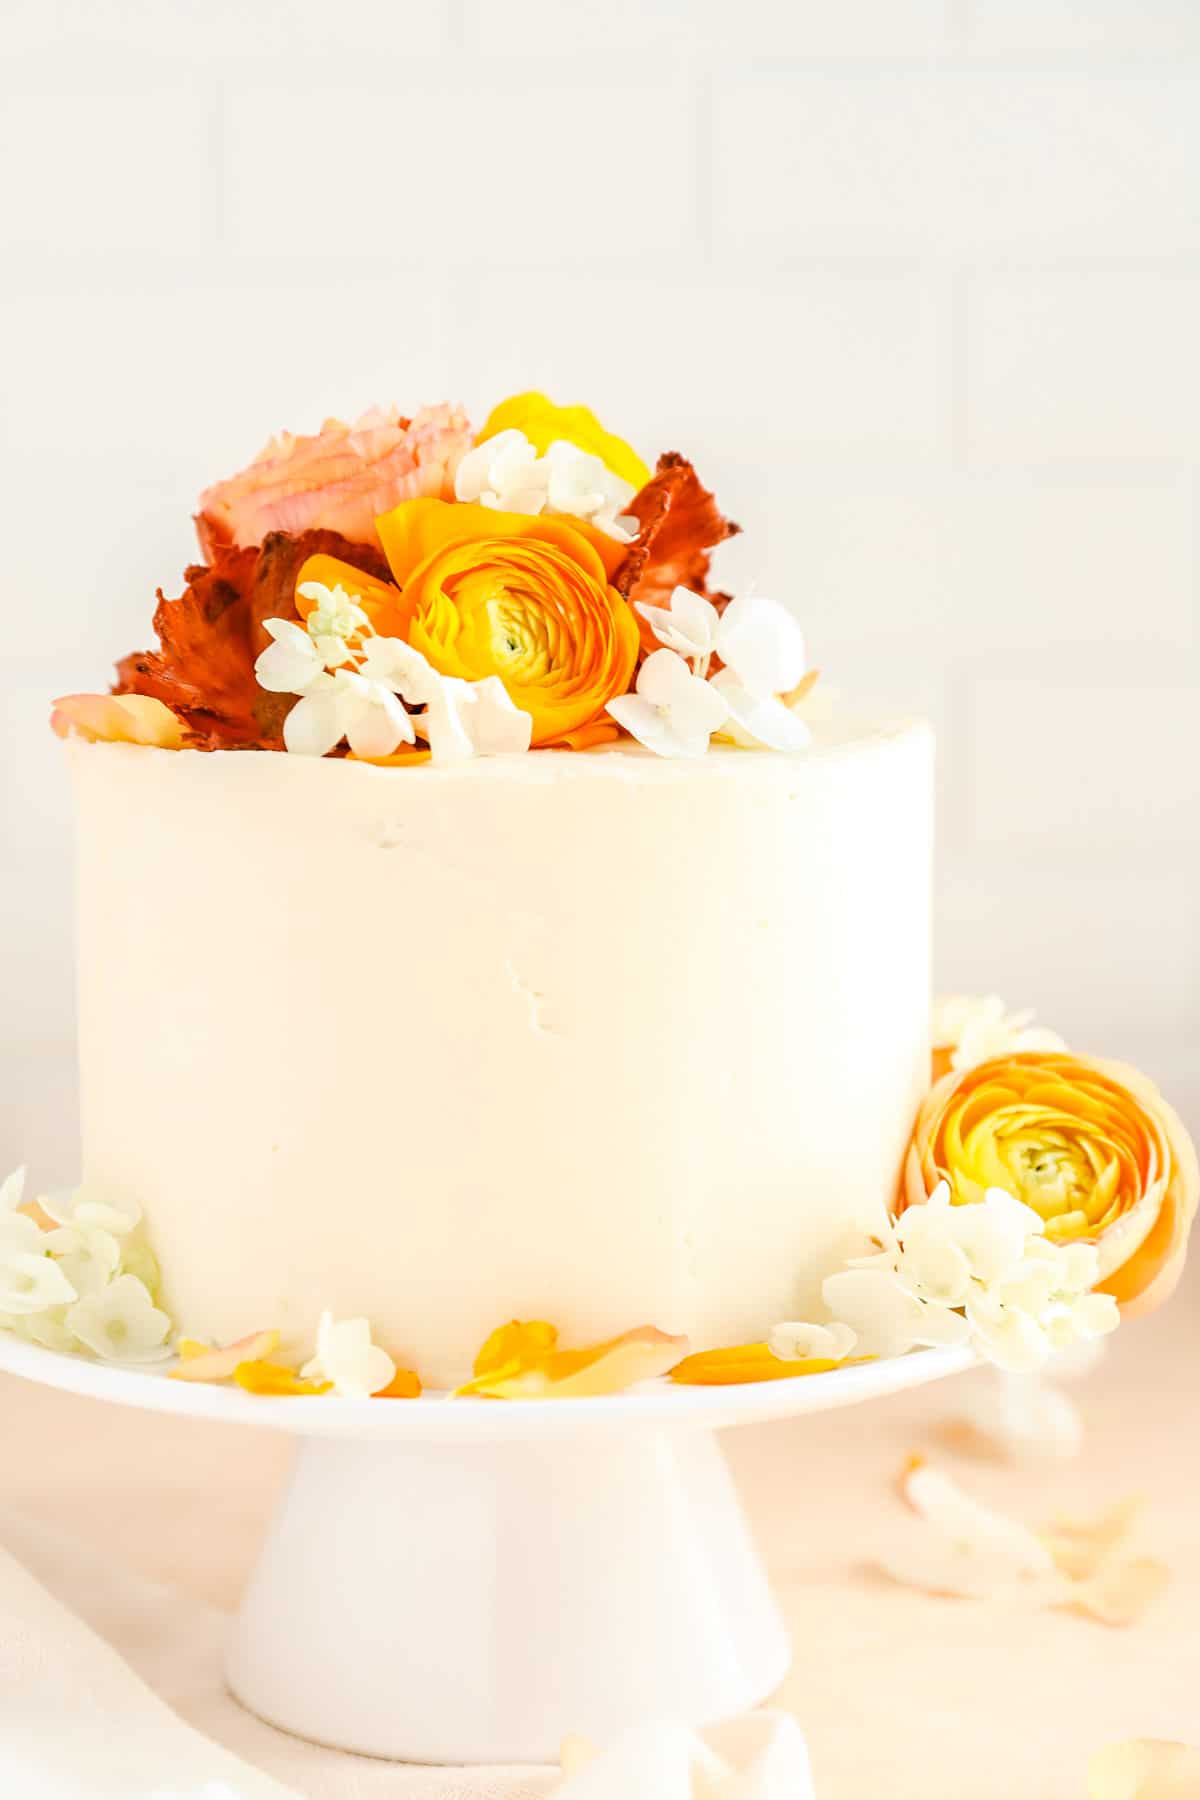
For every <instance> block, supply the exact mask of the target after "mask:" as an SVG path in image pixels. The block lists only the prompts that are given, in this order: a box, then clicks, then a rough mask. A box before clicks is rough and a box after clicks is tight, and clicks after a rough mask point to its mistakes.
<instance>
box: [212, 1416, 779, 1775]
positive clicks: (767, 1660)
mask: <svg viewBox="0 0 1200 1800" xmlns="http://www.w3.org/2000/svg"><path fill="white" fill-rule="evenodd" d="M394 1404H400V1405H402V1404H404V1403H403V1402H395V1403H394ZM476 1404H478V1403H476ZM500 1404H502V1403H500ZM546 1404H547V1405H549V1406H551V1407H552V1406H554V1405H555V1402H552V1401H551V1402H546ZM788 1660H789V1648H788V1640H787V1634H786V1631H785V1629H784V1625H783V1620H782V1618H781V1617H780V1614H779V1611H778V1608H777V1607H776V1605H775V1602H774V1600H773V1598H772V1596H771V1591H770V1588H769V1586H768V1583H767V1579H766V1576H765V1573H764V1571H763V1568H762V1565H761V1563H760V1561H759V1558H758V1554H757V1552H756V1550H755V1548H754V1545H753V1542H752V1540H751V1538H750V1535H749V1531H748V1528H747V1525H746V1522H745V1518H744V1515H743V1513H742V1509H741V1506H740V1504H739V1502H738V1498H737V1495H736V1493H735V1491H734V1487H733V1483H732V1480H731V1478H730V1475H729V1471H728V1469H727V1467H726V1464H725V1459H724V1456H723V1455H722V1453H721V1450H720V1447H719V1445H718V1443H717V1440H716V1434H715V1433H714V1432H711V1431H706V1430H704V1429H696V1428H690V1427H684V1428H683V1429H678V1430H674V1431H666V1430H651V1429H645V1428H643V1429H637V1428H634V1429H633V1430H629V1429H628V1428H627V1429H626V1430H625V1431H623V1432H621V1433H619V1434H618V1433H617V1432H615V1431H614V1432H605V1431H601V1432H591V1433H589V1434H588V1435H574V1434H571V1433H567V1434H557V1433H556V1434H555V1436H554V1437H553V1438H548V1439H546V1440H544V1441H540V1442H537V1441H535V1442H521V1441H518V1442H511V1443H505V1442H498V1443H483V1444H475V1445H470V1444H451V1445H446V1446H432V1445H429V1444H421V1445H417V1444H413V1445H409V1444H392V1443H362V1442H359V1443H355V1442H339V1441H327V1440H321V1439H314V1440H310V1441H308V1442H306V1443H304V1444H303V1445H301V1447H300V1448H299V1450H298V1453H297V1457H296V1462H295V1466H294V1468H293V1472H292V1477H291V1483H290V1486H289V1488H288V1490H287V1492H286V1494H285V1497H284V1500H283V1503H282V1505H281V1507H280V1509H279V1512H278V1514H277V1516H276V1518H275V1521H274V1523H273V1525H272V1527H271V1530H270V1534H269V1536H268V1538H267V1542H266V1545H265V1547H264V1549H263V1552H262V1556H261V1559H260V1561H259V1564H258V1567H257V1570H256V1571H255V1574H254V1576H253V1577H252V1579H251V1582H250V1586H249V1589H248V1591H247V1593H246V1596H245V1599H244V1601H243V1604H242V1610H241V1615H240V1618H239V1620H238V1623H237V1626H236V1629H235V1633H234V1638H233V1643H232V1646H231V1650H230V1655H229V1662H228V1674H229V1684H230V1687H231V1689H232V1691H233V1693H234V1694H235V1695H236V1696H237V1698H238V1699H239V1700H240V1701H241V1702H242V1703H243V1704H244V1705H245V1706H247V1707H248V1708H249V1709H250V1710H251V1711H252V1712H254V1713H257V1714H258V1716H259V1717H260V1718H263V1719H266V1720H268V1721H269V1722H270V1723H271V1724H272V1725H277V1726H280V1727H281V1728H282V1729H283V1730H284V1731H290V1732H294V1733H296V1734H298V1735H299V1736H301V1737H307V1738H312V1739H314V1740H316V1741H317V1742H319V1743H325V1744H335V1745H337V1746H339V1747H340V1748H342V1749H348V1750H357V1751H361V1752H365V1753H366V1754H368V1755H373V1756H384V1757H397V1758H403V1759H404V1760H406V1761H410V1762H473V1763H485V1762H486V1763H504V1762H552V1761H554V1760H555V1759H556V1758H557V1755H558V1748H559V1745H560V1743H561V1741H562V1739H563V1737H564V1736H565V1735H566V1733H567V1732H570V1731H578V1732H583V1733H584V1734H586V1735H587V1736H588V1737H592V1738H595V1739H597V1740H598V1741H600V1742H606V1741H608V1740H610V1739H611V1738H612V1737H613V1736H614V1735H615V1734H616V1733H617V1732H619V1731H620V1730H622V1729H623V1728H625V1727H626V1726H628V1725H631V1724H633V1723H635V1722H637V1721H639V1720H645V1719H650V1718H662V1717H670V1718H675V1719H679V1720H681V1721H683V1722H684V1723H686V1724H689V1725H695V1726H702V1725H709V1724H713V1723H716V1722H717V1721H718V1720H721V1719H725V1718H729V1717H731V1716H733V1715H735V1714H738V1713H741V1712H744V1711H746V1710H747V1709H748V1708H749V1707H752V1706H755V1705H757V1704H758V1702H759V1701H761V1700H764V1699H766V1697H767V1696H768V1695H769V1694H770V1693H771V1691H772V1689H773V1688H775V1687H776V1686H777V1685H778V1684H779V1682H780V1681H781V1680H782V1679H783V1676H784V1675H785V1673H786V1671H787V1667H788Z"/></svg>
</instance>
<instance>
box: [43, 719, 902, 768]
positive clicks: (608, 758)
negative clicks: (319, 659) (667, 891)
mask: <svg viewBox="0 0 1200 1800" xmlns="http://www.w3.org/2000/svg"><path fill="white" fill-rule="evenodd" d="M933 736H934V733H933V727H932V725H931V724H930V723H929V722H928V720H925V719H920V718H915V717H907V716H900V715H881V716H879V717H868V716H866V715H862V714H859V715H857V716H854V717H846V718H840V719H838V720H837V721H836V722H835V721H818V722H817V723H816V724H814V726H813V728H812V736H811V740H810V742H809V744H808V746H807V748H806V749H805V751H804V753H803V755H799V754H793V755H784V754H775V755H758V756H754V755H747V754H746V753H745V752H743V751H742V750H740V749H738V748H737V747H735V746H732V745H726V744H714V745H713V746H712V748H711V750H710V751H709V752H708V754H707V755H706V756H705V757H703V758H698V759H692V758H687V759H684V758H679V759H675V758H664V757H659V756H655V755H654V753H653V752H652V751H650V750H647V749H646V748H644V747H643V746H642V745H640V744H637V743H636V742H630V741H628V740H623V741H619V742H616V743H612V744H605V745H599V746H596V747H594V748H593V749H591V750H589V752H588V753H587V754H586V755H579V754H576V753H574V752H572V751H570V750H566V749H547V750H545V751H544V752H542V753H540V754H539V755H537V756H522V755H517V754H508V755H493V756H486V757H478V758H473V759H471V760H469V761H465V762H453V763H418V762H416V761H415V760H410V761H409V762H408V763H406V764H400V763H390V764H386V765H382V766H381V765H378V764H374V763H369V762H362V761H358V760H357V759H355V758H350V757H291V756H289V757H273V758H271V759H269V762H268V759H267V758H264V757H258V756H252V755H247V754H245V753H244V752H242V751H236V750H217V751H213V752H211V753H208V754H201V753H198V752H196V751H194V750H192V751H189V750H187V749H184V750H182V751H179V752H175V751H170V750H165V749H162V748H155V747H153V746H145V745H133V744H128V743H105V742H89V741H86V740H83V739H78V738H76V739H73V740H72V741H71V742H70V743H68V744H67V746H66V750H67V754H68V756H69V758H70V760H71V762H72V763H73V764H76V766H80V767H82V766H89V765H94V766H99V765H101V764H105V763H106V764H108V765H109V766H110V767H112V766H123V767H125V768H127V769H131V770H132V769H134V768H140V769H144V770H145V771H146V772H147V773H148V772H149V770H150V769H151V768H154V769H157V770H160V771H166V770H169V769H173V768H177V769H178V772H179V774H180V776H181V778H183V776H184V774H185V772H186V773H188V774H190V775H191V776H192V777H193V778H195V779H197V780H200V781H204V780H211V781H214V782H216V781H232V782H237V781H238V780H239V779H242V778H243V777H244V778H245V779H246V782H247V785H249V783H250V780H251V778H255V779H257V778H258V777H262V776H266V777H267V778H268V779H270V780H272V781H274V782H281V783H287V784H289V785H290V784H292V783H294V782H296V781H301V782H302V781H306V780H308V781H322V782H350V783H361V782H391V783H394V782H397V781H402V780H403V781H421V782H426V781H433V782H440V783H445V782H460V781H472V782H479V781H483V782H489V783H494V784H497V785H501V784H513V783H517V784H524V785H529V786H538V785H539V784H543V783H548V782H556V783H557V782H562V781H569V782H576V783H588V782H601V783H604V782H609V781H617V782H626V783H629V784H631V785H643V784H645V783H647V782H651V783H656V784H660V783H678V782H687V781H695V780H697V779H702V780H710V781H744V782H760V783H761V782H764V781H772V780H784V781H786V780H791V779H794V778H795V777H796V776H797V775H800V774H802V773H803V771H804V770H805V769H807V768H809V767H813V768H815V767H817V766H825V765H827V764H828V763H830V762H832V761H839V760H843V759H846V758H850V757H855V756H861V755H863V754H869V753H870V752H872V751H883V750H886V749H888V748H889V747H892V746H895V745H898V744H902V743H907V742H918V741H921V742H925V741H927V742H928V743H929V744H930V746H932V743H933Z"/></svg>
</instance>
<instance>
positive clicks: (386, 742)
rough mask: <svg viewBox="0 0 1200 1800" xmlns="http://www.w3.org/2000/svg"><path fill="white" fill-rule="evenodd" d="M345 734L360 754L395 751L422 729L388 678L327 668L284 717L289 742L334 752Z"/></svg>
mask: <svg viewBox="0 0 1200 1800" xmlns="http://www.w3.org/2000/svg"><path fill="white" fill-rule="evenodd" d="M343 738H345V740H346V742H347V743H348V744H349V746H350V748H351V750H353V752H354V754H355V755H356V756H391V755H392V754H393V753H394V752H395V751H396V750H397V749H398V748H399V746H400V745H401V744H413V743H415V742H416V732H415V731H414V730H413V722H412V715H411V714H410V713H408V712H406V711H405V709H404V707H403V706H402V705H401V704H400V701H399V700H398V699H397V698H396V695H395V694H394V693H393V692H392V689H391V687H390V686H388V685H387V684H386V683H384V682H382V681H370V680H368V678H367V677H366V676H365V675H359V674H358V673H357V672H356V671H354V670H352V669H335V670H334V671H333V673H332V674H326V673H325V672H324V671H322V673H321V676H320V678H319V680H317V681H315V682H312V683H310V684H309V686H308V687H307V688H306V689H305V690H304V692H303V693H302V694H301V696H300V699H299V700H298V701H297V702H296V705H295V706H293V708H292V710H291V712H290V713H289V714H288V716H287V718H286V719H285V720H284V721H283V741H284V743H285V745H286V746H287V748H288V749H289V750H290V751H292V752H293V754H294V755H297V756H328V754H329V752H330V751H331V750H333V749H336V747H337V746H338V744H340V743H341V741H342V739H343Z"/></svg>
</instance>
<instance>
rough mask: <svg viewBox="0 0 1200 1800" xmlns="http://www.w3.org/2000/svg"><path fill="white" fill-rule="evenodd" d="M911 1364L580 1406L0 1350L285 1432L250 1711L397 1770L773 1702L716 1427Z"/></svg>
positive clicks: (250, 1649) (954, 1360) (500, 1757)
mask: <svg viewBox="0 0 1200 1800" xmlns="http://www.w3.org/2000/svg"><path fill="white" fill-rule="evenodd" d="M970 1361H971V1355H970V1352H969V1351H963V1350H948V1351H947V1350H924V1351H918V1352H916V1353H915V1354H913V1355H910V1356H906V1357H902V1358H896V1359H894V1360H891V1361H886V1362H879V1363H864V1364H862V1365H860V1366H858V1367H854V1368H848V1369H838V1370H835V1371H833V1372H832V1373H830V1374H827V1375H809V1376H802V1377H797V1378H795V1379H791V1380H785V1381H774V1382H760V1383H757V1384H753V1385H748V1386H743V1387H727V1388H686V1387H672V1386H671V1385H670V1384H668V1383H648V1384H645V1385H643V1386H642V1387H641V1388H637V1389H632V1390H630V1391H629V1392H628V1393H626V1394H620V1395H614V1396H612V1397H610V1398H604V1399H595V1400H542V1401H536V1400H533V1401H530V1400H526V1401H487V1400H478V1399H475V1400H448V1399H446V1398H444V1397H441V1396H436V1395H429V1396H426V1397H424V1398H422V1399H420V1400H365V1401H354V1400H337V1399H332V1398H329V1397H323V1398H320V1399H266V1398H259V1397H256V1396H254V1395H251V1394H246V1393H243V1392H242V1391H241V1390H240V1389H238V1388H232V1387H212V1386H200V1385H195V1386H191V1385H188V1384H186V1383H184V1382H178V1381H168V1380H167V1379H166V1377H165V1375H163V1374H162V1373H149V1372H145V1371H142V1370H128V1369H114V1368H111V1367H105V1366H103V1365H99V1364H96V1363H93V1362H88V1361H85V1360H83V1359H82V1358H77V1357H73V1356H63V1355H59V1354H57V1353H55V1352H53V1351H49V1350H43V1349H40V1348H38V1347H37V1346H34V1345H29V1344H25V1343H22V1342H20V1341H19V1340H17V1339H14V1338H11V1337H7V1336H5V1335H4V1334H0V1369H4V1370H7V1371H8V1372H10V1373H11V1374H14V1375H21V1376H25V1377H28V1378H29V1379H31V1380H34V1381H40V1382H44V1383H46V1384H47V1385H48V1386H50V1387H56V1388H65V1389H67V1390H68V1391H70V1392H72V1393H77V1394H88V1395H92V1396H94V1397H95V1398H96V1399H102V1400H112V1401H117V1402H120V1403H123V1404H125V1405H128V1406H140V1407H147V1408H150V1409H151V1410H152V1411H157V1412H167V1413H174V1414H178V1415H180V1416H183V1417H187V1418H195V1419H218V1420H221V1421H224V1422H227V1423H243V1424H250V1425H260V1426H262V1425H265V1426H269V1427H273V1428H275V1429H277V1430H281V1431H288V1432H292V1433H294V1434H295V1436H296V1437H298V1438H299V1439H300V1440H301V1442H300V1443H299V1445H298V1447H297V1453H296V1460H295V1464H294V1467H293V1469H292V1474H291V1480H290V1482H289V1484H288V1487H287V1489H286V1491H285V1494H284V1496H283V1499H282V1501H281V1503H280V1505H279V1508H278V1511H277V1512H276V1514H275V1517H274V1519H273V1521H272V1523H271V1526H270V1528H269V1531H268V1534H267V1539H266V1543H265V1545H264V1547H263V1550H262V1554H261V1556H260V1558H259V1562H258V1566H257V1568H256V1570H255V1572H254V1574H253V1576H252V1578H251V1580H250V1584H249V1587H248V1589H247V1592H246V1595H245V1598H244V1600H243V1602H242V1609H241V1613H240V1614H239V1617H238V1619H237V1623H236V1626H235V1628H234V1631H233V1637H232V1642H231V1645H230V1650H229V1657H228V1664H227V1668H228V1677H229V1685H230V1687H231V1689H232V1690H233V1692H234V1694H235V1695H236V1696H237V1698H238V1699H239V1700H241V1701H242V1703H243V1704H244V1705H245V1706H247V1707H248V1708H249V1709H250V1711H251V1712H254V1713H257V1714H258V1715H259V1716H260V1717H261V1718H263V1719H267V1720H269V1721H270V1723H271V1724H273V1725H277V1726H280V1727H281V1728H282V1729H283V1730H284V1731H289V1732H293V1733H296V1734H297V1735H299V1736H301V1737H306V1738H311V1739H314V1740H316V1741H317V1742H319V1743H323V1744H330V1745H335V1746H337V1747H338V1748H340V1749H346V1750H356V1751H360V1752H364V1753H366V1754H368V1755H373V1756H383V1757H394V1758H400V1759H403V1760H405V1761H413V1762H437V1763H472V1762H475V1763H478V1762H550V1761H553V1760H555V1758H556V1757H557V1754H558V1748H559V1744H560V1742H561V1740H562V1738H563V1736H564V1735H565V1734H566V1733H567V1732H568V1731H578V1732H583V1733H585V1734H586V1735H588V1736H589V1737H592V1738H595V1739H597V1740H600V1741H606V1740H608V1739H609V1738H611V1737H613V1736H614V1735H615V1734H616V1733H617V1732H618V1731H620V1730H621V1729H623V1728H624V1727H626V1726H628V1725H631V1724H634V1723H636V1722H638V1721H639V1720H644V1719H647V1718H651V1717H659V1718H661V1717H663V1716H669V1717H673V1718H676V1719H680V1720H682V1721H684V1722H685V1723H688V1724H690V1725H694V1726H697V1727H699V1726H705V1725H711V1724H714V1723H717V1722H718V1721H720V1720H722V1719H725V1718H729V1717H731V1716H733V1715H735V1714H737V1713H740V1712H743V1711H745V1710H746V1709H747V1708H749V1707H752V1706H754V1705H756V1704H757V1703H758V1702H759V1701H761V1700H764V1699H766V1697H767V1696H768V1695H769V1694H770V1693H771V1692H772V1690H773V1689H774V1688H775V1687H776V1686H778V1684H779V1682H780V1681H781V1680H782V1679H783V1676H784V1675H785V1674H786V1672H787V1668H788V1664H789V1661H790V1648H789V1644H788V1638H787V1633H786V1630H785V1628H784V1624H783V1620H782V1618H781V1616H780V1614H779V1611H778V1608H777V1607H776V1605H775V1602H774V1600H773V1598H772V1595H771V1591H770V1588H769V1586H768V1583H767V1579H766V1575H765V1573H764V1571H763V1567H762V1564H761V1563H760V1561H759V1558H758V1554H757V1552H756V1550H755V1548H754V1544H753V1541H752V1539H751V1536H750V1533H749V1530H748V1527H747V1523H746V1520H745V1517H744V1515H743V1512H742V1509H741V1505H740V1503H739V1501H738V1498H737V1495H736V1493H735V1491H734V1487H733V1483H732V1481H731V1479H730V1476H729V1472H728V1470H727V1468H726V1466H725V1459H724V1457H723V1455H722V1453H721V1450H720V1448H719V1446H718V1443H717V1438H716V1433H717V1432H718V1431H719V1430H721V1429H722V1428H724V1427H726V1426H730V1425H745V1424H751V1423H754V1422H757V1421H761V1420H766V1419H779V1418H784V1417H788V1416H791V1415H793V1414H798V1413H805V1412H823V1411H826V1410H827V1409H829V1408H831V1407H838V1406H848V1405H852V1404H854V1403H855V1402H857V1401H862V1400H871V1399H876V1398H879V1397H881V1396H883V1395H887V1394H894V1393H898V1392H900V1391H901V1390H902V1389H904V1388H911V1387H916V1386H918V1385H919V1384H921V1383H923V1382H926V1381H930V1380H932V1379H934V1378H935V1377H937V1376H941V1375H948V1374H953V1373H955V1372H956V1371H958V1370H960V1369H964V1368H966V1367H967V1366H968V1365H969V1363H970Z"/></svg>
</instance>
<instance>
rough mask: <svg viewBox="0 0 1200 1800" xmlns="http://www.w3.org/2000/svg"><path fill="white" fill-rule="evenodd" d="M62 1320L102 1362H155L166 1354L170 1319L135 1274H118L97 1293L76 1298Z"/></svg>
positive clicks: (73, 1334)
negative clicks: (156, 1304) (80, 1298)
mask: <svg viewBox="0 0 1200 1800" xmlns="http://www.w3.org/2000/svg"><path fill="white" fill-rule="evenodd" d="M65 1324H66V1327H67V1329H68V1331H70V1333H71V1334H72V1336H73V1337H75V1338H78V1340H79V1342H80V1343H81V1344H83V1345H85V1346H86V1347H87V1349H89V1350H91V1351H92V1352H93V1354H94V1355H96V1356H98V1357H100V1358H102V1360H103V1361H105V1362H125V1363H143V1362H156V1361H158V1359H159V1358H160V1357H163V1356H165V1355H167V1354H169V1352H168V1350H167V1338H168V1337H169V1336H170V1333H171V1321H170V1319H169V1318H168V1317H167V1315H166V1313H165V1312H160V1310H159V1309H158V1307H156V1306H155V1304H154V1301H153V1299H152V1297H151V1295H150V1291H149V1289H148V1288H147V1287H146V1285H145V1283H144V1282H142V1281H139V1280H138V1278H137V1276H136V1275H118V1276H117V1278H116V1280H115V1281H112V1282H110V1283H109V1285H108V1286H107V1287H106V1288H102V1289H101V1290H100V1292H99V1293H97V1294H88V1295H86V1296H85V1297H84V1299H82V1300H77V1301H76V1302H75V1304H74V1306H72V1307H71V1308H70V1310H69V1311H68V1313H67V1315H66V1320H65Z"/></svg>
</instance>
